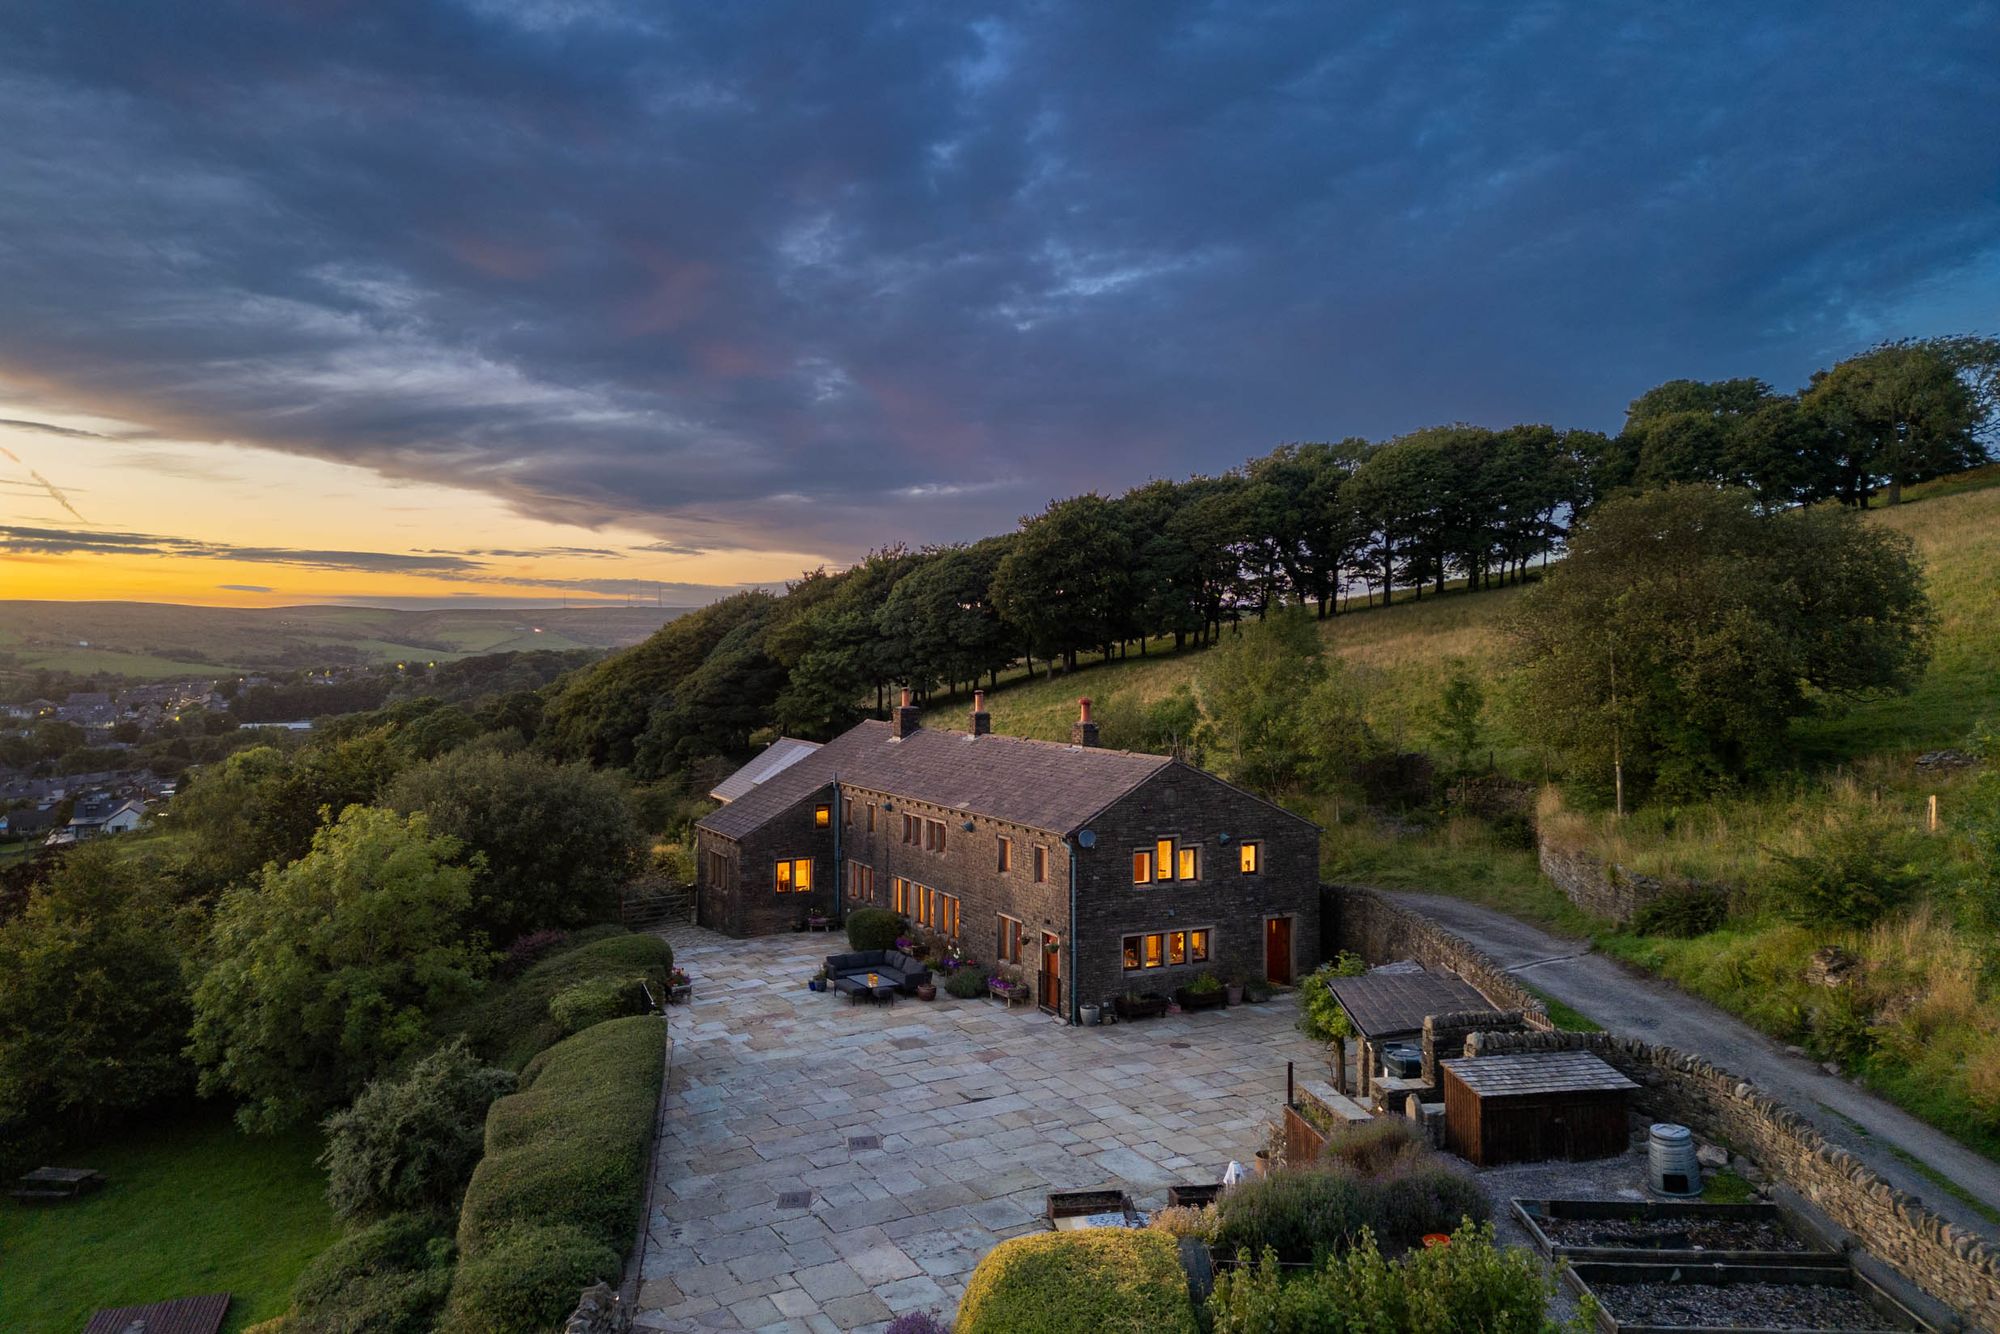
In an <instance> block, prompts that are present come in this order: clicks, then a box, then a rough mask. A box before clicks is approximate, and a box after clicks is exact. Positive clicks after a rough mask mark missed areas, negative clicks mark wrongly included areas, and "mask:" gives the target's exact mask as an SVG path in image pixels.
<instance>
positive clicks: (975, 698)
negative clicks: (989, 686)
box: [972, 690, 993, 736]
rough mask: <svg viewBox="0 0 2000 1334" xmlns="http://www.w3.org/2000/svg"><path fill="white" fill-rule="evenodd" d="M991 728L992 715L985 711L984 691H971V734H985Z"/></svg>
mask: <svg viewBox="0 0 2000 1334" xmlns="http://www.w3.org/2000/svg"><path fill="white" fill-rule="evenodd" d="M992 730H993V715H992V714H990V713H988V712H987V711H986V692H985V691H984V690H975V691H973V692H972V735H974V736H985V735H986V734H987V733H989V732H991V731H992Z"/></svg>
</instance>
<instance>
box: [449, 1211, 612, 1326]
mask: <svg viewBox="0 0 2000 1334" xmlns="http://www.w3.org/2000/svg"><path fill="white" fill-rule="evenodd" d="M620 1263H621V1262H620V1260H619V1257H618V1252H617V1251H615V1250H613V1249H612V1248H611V1247H610V1246H607V1245H606V1244H605V1243H604V1242H603V1241H602V1240H600V1239H598V1238H596V1237H593V1236H591V1235H590V1234H589V1233H587V1232H585V1231H584V1230H583V1229H581V1228H576V1227H570V1226H567V1225H565V1224H561V1223H555V1224H549V1225H545V1226H524V1227H514V1228H509V1229H507V1230H506V1231H504V1232H502V1233H501V1234H499V1235H498V1236H496V1237H495V1238H493V1241H492V1243H491V1245H489V1246H488V1247H487V1249H486V1250H484V1251H483V1252H481V1253H480V1254H478V1255H474V1256H468V1257H467V1258H466V1260H465V1262H464V1263H463V1264H461V1265H459V1267H458V1276H457V1278H456V1279H455V1280H454V1281H453V1283H452V1285H451V1304H450V1306H449V1307H448V1308H447V1310H446V1312H445V1319H444V1323H443V1325H442V1326H441V1327H440V1328H442V1329H444V1330H446V1331H448V1332H449V1334H541V1331H544V1330H550V1329H554V1328H556V1327H558V1326H559V1325H561V1324H562V1323H563V1321H564V1320H565V1319H567V1318H568V1316H569V1313H570V1312H571V1311H573V1310H575V1309H576V1299H577V1295H578V1294H579V1293H581V1292H582V1291H583V1290H584V1289H585V1288H587V1287H589V1286H590V1285H591V1284H592V1283H596V1282H599V1281H609V1282H616V1281H617V1279H618V1271H619V1266H620Z"/></svg>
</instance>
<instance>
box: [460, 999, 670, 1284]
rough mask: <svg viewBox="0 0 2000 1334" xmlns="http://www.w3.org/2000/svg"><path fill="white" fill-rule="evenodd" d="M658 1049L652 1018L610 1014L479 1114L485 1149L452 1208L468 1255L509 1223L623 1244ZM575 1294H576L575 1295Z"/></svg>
mask: <svg viewBox="0 0 2000 1334" xmlns="http://www.w3.org/2000/svg"><path fill="white" fill-rule="evenodd" d="M664 1057H665V1051H664V1048H663V1044H662V1038H661V1032H660V1026H659V1022H658V1021H657V1020H655V1019H651V1018H633V1019H614V1020H612V1021H610V1022H609V1023H604V1024H599V1025H597V1026H596V1027H595V1028H590V1029H586V1030H584V1031H583V1032H582V1033H579V1034H577V1035H576V1036H575V1037H573V1038H569V1039H568V1040H566V1041H564V1042H560V1043H558V1044H556V1045H555V1046H553V1047H551V1048H549V1049H548V1050H547V1051H545V1052H543V1053H541V1054H540V1055H539V1056H537V1057H535V1058H534V1060H532V1061H530V1062H529V1064H528V1067H527V1069H526V1070H524V1071H523V1072H522V1075H521V1092H519V1093H516V1094H513V1095H512V1096H510V1097H505V1098H502V1099H500V1100H499V1101H498V1102H496V1103H494V1104H493V1108H492V1110H491V1111H490V1112H488V1113H487V1116H486V1156H485V1157H484V1158H482V1159H480V1161H479V1166H478V1167H477V1169H475V1170H474V1172H473V1174H472V1181H471V1183H470V1184H469V1185H468V1186H467V1187H466V1190H465V1204H464V1207H463V1208H462V1209H461V1210H460V1212H459V1220H458V1242H459V1246H460V1248H461V1249H462V1250H463V1251H464V1252H465V1254H466V1255H468V1256H474V1255H479V1254H482V1253H483V1252H485V1251H486V1250H487V1249H489V1248H490V1247H491V1246H493V1245H494V1244H495V1243H496V1242H497V1240H498V1238H499V1237H500V1235H501V1234H502V1233H504V1232H505V1231H507V1230H508V1229H510V1228H514V1227H518V1226H525V1225H529V1224H563V1225H567V1226H571V1227H574V1228H576V1229H578V1230H580V1231H581V1232H582V1233H583V1234H584V1235H585V1236H586V1237H589V1238H590V1239H592V1240H593V1241H596V1242H598V1243H600V1244H602V1245H604V1246H606V1247H609V1248H611V1249H613V1250H615V1251H620V1252H622V1250H623V1248H624V1246H625V1245H626V1243H627V1242H628V1241H629V1240H630V1239H631V1231H632V1220H633V1218H634V1217H635V1216H636V1214H637V1212H638V1208H639V1198H640V1195H641V1194H642V1192H643V1188H644V1184H645V1171H646V1151H647V1148H648V1146H649V1145H650V1144H651V1142H652V1134H653V1117H654V1112H655V1109H656V1108H657V1105H658V1101H659V1091H660V1076H661V1072H662V1068H663V1065H664ZM572 1296H574V1294H572Z"/></svg>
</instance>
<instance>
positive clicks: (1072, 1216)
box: [1048, 1190, 1144, 1232]
mask: <svg viewBox="0 0 2000 1334" xmlns="http://www.w3.org/2000/svg"><path fill="white" fill-rule="evenodd" d="M1048 1217H1049V1226H1050V1227H1051V1228H1054V1229H1055V1230H1056V1231H1058V1232H1068V1231H1072V1230H1076V1229H1080V1228H1089V1227H1140V1226H1142V1225H1143V1223H1144V1220H1143V1219H1141V1218H1140V1217H1139V1211H1138V1210H1137V1209H1135V1208H1133V1206H1132V1197H1131V1196H1130V1195H1127V1194H1126V1193H1125V1192H1124V1191H1122V1190H1058V1191H1051V1192H1050V1193H1049V1205H1048Z"/></svg>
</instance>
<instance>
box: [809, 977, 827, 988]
mask: <svg viewBox="0 0 2000 1334" xmlns="http://www.w3.org/2000/svg"><path fill="white" fill-rule="evenodd" d="M806 990H808V991H825V990H826V979H825V978H821V977H810V978H807V979H806Z"/></svg>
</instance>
